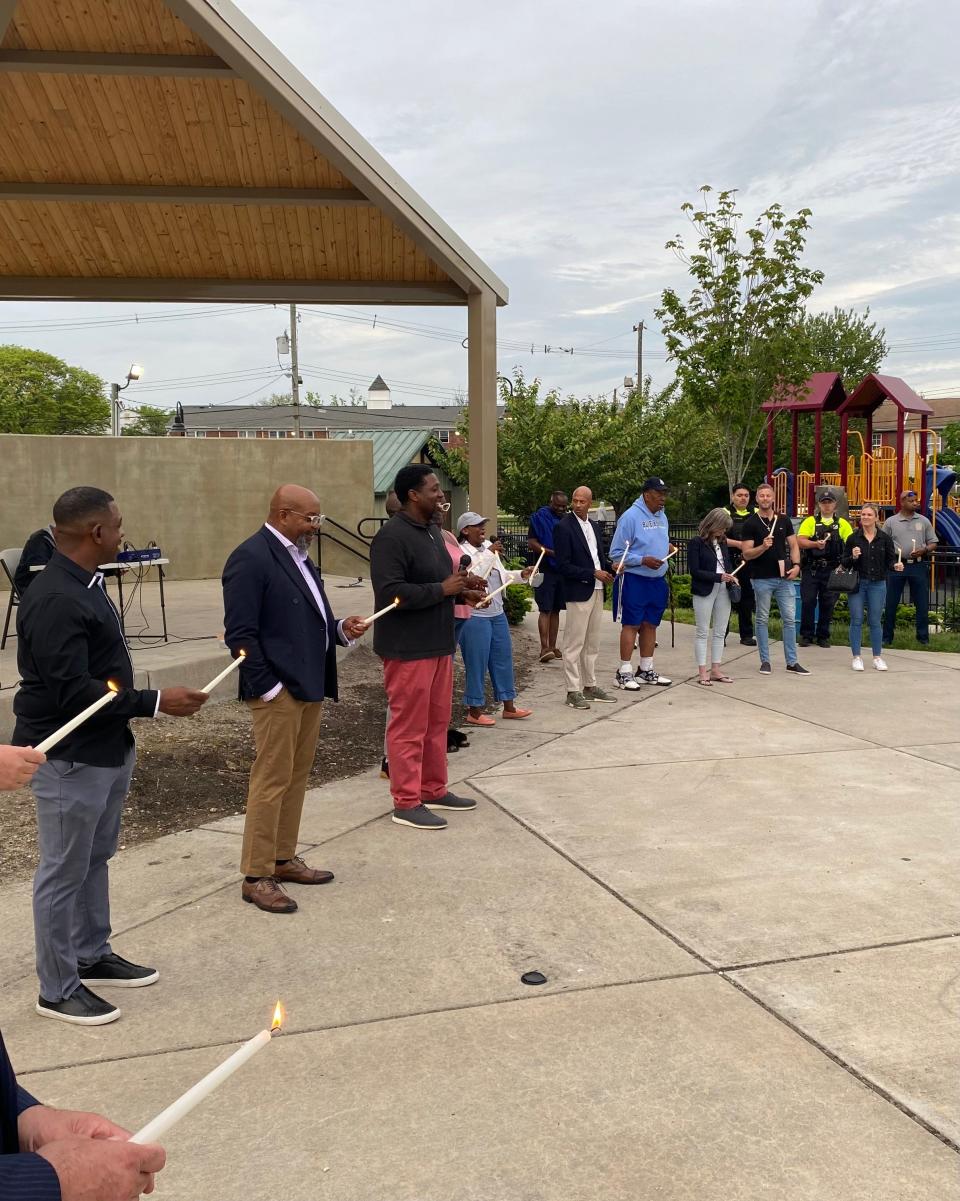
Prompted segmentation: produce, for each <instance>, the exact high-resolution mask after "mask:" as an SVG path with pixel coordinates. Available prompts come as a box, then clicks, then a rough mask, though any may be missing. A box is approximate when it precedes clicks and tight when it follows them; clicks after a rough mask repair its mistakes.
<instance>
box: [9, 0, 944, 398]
mask: <svg viewBox="0 0 960 1201" xmlns="http://www.w3.org/2000/svg"><path fill="white" fill-rule="evenodd" d="M241 7H242V8H243V9H244V11H245V12H246V13H247V15H248V16H249V17H251V18H252V19H253V20H254V21H255V22H256V23H257V24H258V25H259V26H260V28H261V29H262V30H263V32H264V33H265V34H266V35H267V36H268V37H269V38H270V39H271V40H272V41H273V42H274V43H275V44H276V45H277V46H278V47H279V49H280V50H281V51H282V52H283V53H284V54H286V55H287V57H289V58H290V59H291V60H292V61H293V62H294V63H295V64H296V66H297V67H299V68H300V70H302V71H303V72H304V73H305V74H306V75H307V76H308V77H309V78H310V79H311V80H312V81H313V82H314V83H315V84H316V86H317V87H318V88H319V89H320V91H321V92H322V93H324V94H325V95H326V96H327V97H328V99H329V100H330V101H331V102H332V103H333V104H334V105H335V106H336V107H337V108H338V109H339V110H340V112H341V113H342V114H343V115H344V116H345V117H346V118H347V119H348V120H349V121H350V122H351V123H352V124H353V125H354V126H355V127H356V128H357V129H359V130H360V132H361V133H362V134H363V135H364V136H365V137H366V138H367V139H368V140H369V141H370V142H372V143H373V145H374V146H375V147H376V148H377V149H378V150H379V151H380V152H381V153H382V154H384V155H385V156H386V158H387V159H388V160H389V161H390V162H391V163H392V164H393V166H394V167H395V168H396V169H397V170H398V171H399V172H400V174H401V175H403V176H404V177H405V178H406V180H407V181H408V183H410V184H411V186H412V187H413V188H415V189H416V190H417V191H418V192H419V193H420V195H421V196H423V197H424V199H425V200H426V201H427V202H428V203H429V204H430V205H431V206H432V207H433V208H434V209H435V210H436V211H437V212H439V213H440V215H441V216H442V217H443V218H444V219H445V220H446V221H447V222H448V223H449V224H450V225H451V226H452V227H453V228H454V229H455V230H456V231H457V232H458V233H459V234H460V236H461V237H462V238H463V239H464V240H465V241H466V242H467V243H468V245H470V246H471V247H472V248H473V249H474V250H475V251H476V252H477V253H478V254H479V255H480V256H481V257H482V258H483V259H484V260H485V261H486V262H487V263H488V264H489V265H490V266H491V267H492V268H493V270H494V271H495V272H496V273H497V274H498V275H499V276H500V277H501V278H502V279H503V280H505V281H506V283H507V284H508V286H509V288H510V304H509V306H508V307H507V308H506V309H501V310H500V311H499V321H500V324H499V333H500V337H501V339H502V340H503V341H505V342H507V343H516V344H524V345H526V344H527V343H529V344H531V345H533V346H534V347H535V348H536V349H537V352H538V353H536V354H534V355H533V356H531V354H530V353H529V347H528V349H527V350H526V351H525V352H518V351H516V350H514V349H509V348H507V347H501V350H500V354H499V368H500V371H501V372H503V373H505V374H508V373H509V372H510V371H511V369H512V368H513V367H514V366H515V365H520V366H522V367H523V369H524V371H525V372H527V373H528V374H536V375H539V376H540V377H541V378H542V379H543V381H544V383H545V384H546V385H547V386H556V387H558V388H560V390H561V391H562V392H564V393H567V392H575V393H577V394H580V395H585V394H598V393H600V392H607V393H609V392H610V391H611V390H612V389H613V387H614V386H616V385H618V384H622V382H623V376H624V375H625V374H633V373H634V372H635V369H636V335H635V334H634V333H633V332H632V326H633V325H634V324H636V322H637V321H639V320H643V321H644V322H646V323H648V326H649V328H648V330H647V333H646V335H645V339H644V351H645V358H644V368H645V370H649V371H651V372H652V374H653V377H654V380H655V382H656V383H658V384H662V383H666V382H667V381H668V380H669V379H670V378H671V375H672V371H671V367H670V364H668V363H666V362H665V360H664V355H663V344H662V341H661V339H660V336H659V331H658V330H657V327H656V321H655V318H654V316H653V309H654V307H655V305H656V302H657V298H658V296H659V293H660V291H661V289H662V288H663V287H664V286H665V285H667V284H671V285H673V286H677V287H681V288H682V287H683V286H684V278H685V277H684V274H683V272H682V269H681V268H680V267H679V266H678V264H677V262H676V260H675V259H674V258H673V257H672V255H671V253H670V252H668V251H666V250H665V249H664V242H665V241H666V239H667V238H668V237H670V236H671V235H672V234H674V233H676V232H678V231H682V230H684V228H685V218H683V216H682V215H681V213H680V212H679V208H680V205H681V203H682V202H683V201H685V200H688V199H689V200H696V198H697V197H696V192H697V188H698V187H699V186H700V185H701V184H704V183H709V184H712V185H713V186H714V187H716V188H717V189H720V188H737V189H739V199H740V203H741V206H742V209H743V212H744V215H745V217H747V218H749V219H752V218H753V217H754V216H756V215H757V213H759V211H761V210H762V209H763V208H764V207H765V206H766V205H768V204H769V203H771V202H773V201H779V202H780V203H781V204H783V205H784V207H785V208H786V209H788V210H789V211H794V210H796V209H797V208H800V207H809V208H811V209H812V210H813V214H814V215H813V232H812V235H811V237H810V240H809V243H808V254H807V260H806V261H807V263H808V264H809V265H810V266H814V267H818V268H820V269H821V270H823V271H824V272H825V275H826V280H825V283H824V286H823V287H822V289H820V290H819V291H818V292H817V293H815V296H814V298H813V306H812V307H814V308H827V309H829V308H831V307H832V306H833V305H834V304H837V305H841V306H850V305H853V306H857V307H861V308H862V307H863V306H866V305H869V306H870V308H871V312H872V315H873V317H874V318H875V319H877V320H878V321H879V322H880V324H882V325H884V326H885V327H886V329H887V333H888V341H889V342H890V344H891V347H892V350H891V354H890V356H889V358H888V360H887V362H886V364H885V365H884V370H885V371H887V372H888V373H889V374H893V375H901V376H903V377H904V378H905V379H906V380H907V382H908V383H909V384H911V385H912V386H913V387H914V388H915V389H916V390H918V391H923V392H924V393H925V394H926V395H928V396H937V395H941V396H942V395H960V295H958V283H960V102H958V87H957V83H956V48H957V46H958V45H960V6H957V5H955V4H949V3H943V2H942V0H870V2H869V3H861V2H859V0H836V2H833V3H831V2H823V3H815V2H813V0H802V2H801V3H797V2H796V0H791V2H790V3H784V2H782V0H773V2H771V3H768V4H766V5H757V4H755V3H752V2H751V3H746V2H744V0H700V2H696V0H672V3H671V4H669V5H663V4H657V5H654V4H648V3H639V4H638V3H636V2H635V0H634V2H633V3H628V2H626V0H603V3H599V4H593V5H587V4H584V3H583V2H582V0H578V2H576V3H573V2H571V0H554V2H552V3H549V4H548V3H545V2H543V0H510V2H509V3H508V2H506V0H485V3H484V4H482V5H480V4H477V5H470V6H465V5H451V4H449V3H440V2H439V0H405V2H404V3H403V4H400V5H398V4H396V3H392V2H387V0H355V2H354V3H352V4H330V5H324V6H322V8H321V7H320V6H318V5H317V4H315V3H308V2H307V0H242V2H241ZM135 311H136V313H137V314H139V316H140V317H148V316H150V315H156V314H157V313H162V314H164V315H177V314H179V315H180V316H183V315H184V314H185V313H186V314H195V313H200V312H203V311H204V310H202V309H200V308H197V307H196V306H190V307H185V306H176V305H170V304H167V305H162V306H153V307H152V308H151V306H139V307H138V308H137V309H136V310H135ZM133 312H134V310H133V309H131V308H130V307H127V306H110V305H96V306H93V305H85V306H79V305H16V304H3V305H2V306H0V325H2V327H3V328H0V339H2V340H3V341H10V342H17V343H20V344H23V345H30V346H35V347H39V348H42V349H44V350H49V351H51V352H53V353H56V354H58V355H61V356H62V357H64V358H66V359H67V360H68V361H70V362H72V363H75V364H77V365H80V366H84V367H87V368H89V369H91V370H93V371H95V372H97V373H98V374H100V375H102V376H103V377H104V378H105V379H108V380H110V379H118V378H120V379H122V377H123V375H124V374H125V373H126V369H127V366H128V364H129V363H130V362H131V361H133V360H136V361H139V362H142V363H143V364H144V366H145V368H146V374H145V376H144V380H143V382H142V384H140V385H133V386H132V387H131V388H130V390H129V391H128V392H127V394H126V396H127V397H128V398H129V400H130V401H131V402H134V403H135V402H136V400H137V399H138V398H140V399H142V400H143V401H145V402H148V403H151V404H160V405H172V404H173V403H174V402H175V401H176V400H178V399H180V400H183V401H184V402H185V403H193V404H196V403H224V404H226V403H230V402H235V401H238V400H241V399H247V398H248V399H249V401H250V402H251V403H252V402H254V401H255V400H256V399H258V398H259V397H261V396H264V395H266V394H268V393H269V392H271V391H277V390H284V389H285V388H286V387H287V386H288V385H287V384H286V383H285V382H284V381H283V380H282V378H281V379H279V380H277V381H276V382H273V381H274V377H275V376H276V374H277V371H276V362H277V360H276V350H275V342H274V339H275V337H276V335H277V334H279V333H281V332H283V329H284V328H285V326H286V324H287V318H286V313H285V311H283V310H282V309H277V310H273V309H270V308H258V309H253V310H251V309H245V308H243V307H242V306H234V307H231V308H229V309H228V308H225V307H223V306H221V307H220V308H219V309H218V310H217V311H216V312H215V313H212V314H211V313H209V312H207V314H206V315H204V316H203V317H202V318H199V319H194V318H192V317H191V319H184V320H162V321H146V322H141V324H115V323H113V322H115V321H116V319H117V318H118V317H126V318H129V317H130V316H131V315H132V313H133ZM321 313H322V314H327V313H333V314H334V315H335V316H334V317H330V316H325V315H321ZM357 317H366V318H367V320H366V321H364V322H360V321H357V320H356V318H357ZM380 317H381V322H380V323H378V326H377V328H376V329H372V328H371V320H372V313H371V312H370V311H369V310H364V309H331V308H329V307H324V308H323V309H322V310H320V311H317V310H314V311H311V310H310V309H304V310H303V318H302V321H301V326H300V333H301V358H302V360H303V362H304V364H305V365H306V366H305V367H304V369H303V375H304V377H305V387H306V388H310V389H313V390H316V391H319V392H321V393H322V394H323V395H324V396H327V395H329V394H330V393H331V392H339V393H341V394H346V392H347V391H348V390H349V388H350V386H351V383H354V384H355V385H356V386H358V387H360V388H362V389H365V388H366V386H367V385H368V384H369V382H370V381H371V380H372V379H373V377H374V376H375V375H377V374H378V373H379V374H382V375H383V377H384V378H385V379H386V380H387V382H388V384H391V386H392V387H393V388H394V399H395V400H397V401H402V400H405V401H407V402H408V403H416V402H417V401H420V402H421V403H424V402H426V403H436V402H437V401H438V400H440V399H443V398H448V399H449V398H452V397H453V395H454V393H455V391H456V390H457V389H459V388H463V387H464V386H465V384H466V354H465V352H464V351H463V350H462V349H461V347H460V345H459V342H458V341H457V340H456V339H455V338H453V337H452V336H451V337H449V338H443V337H436V336H425V335H426V332H427V331H425V330H422V329H421V330H418V331H416V332H413V333H402V332H399V331H396V330H391V329H388V328H384V326H383V325H382V320H383V319H384V318H386V319H388V320H399V321H404V322H407V323H412V324H413V325H420V326H429V327H431V328H432V329H443V330H447V331H454V332H455V333H456V334H459V335H460V336H462V335H463V334H465V333H466V313H465V311H461V310H457V309H392V310H390V309H388V310H385V311H384V310H381V312H380ZM93 319H99V322H100V323H98V324H96V325H93V326H88V327H87V328H83V329H70V328H68V325H67V323H68V322H69V321H76V320H83V321H86V322H89V321H91V320H93ZM108 322H110V323H109V324H108ZM25 323H31V324H32V325H33V326H34V328H30V329H28V328H26V327H25ZM545 344H547V345H550V346H553V347H557V348H559V347H573V348H574V354H572V355H569V354H564V353H559V352H554V353H550V354H547V355H544V354H543V353H542V351H543V346H544V345H545ZM586 351H592V352H593V353H584V352H586ZM597 352H608V353H607V354H603V355H601V354H599V353H597ZM271 366H273V367H274V370H273V371H272V372H271V370H270V369H271ZM201 376H217V377H219V378H216V379H212V380H210V381H201V380H199V379H198V377H201ZM177 380H180V381H185V382H189V383H190V384H191V385H192V386H186V387H185V386H183V384H178V383H174V382H172V381H177ZM251 393H252V395H250V394H251Z"/></svg>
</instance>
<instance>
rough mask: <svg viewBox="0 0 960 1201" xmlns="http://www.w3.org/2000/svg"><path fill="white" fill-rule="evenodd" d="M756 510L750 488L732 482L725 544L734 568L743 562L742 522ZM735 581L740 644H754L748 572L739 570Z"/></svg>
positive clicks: (752, 600)
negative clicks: (738, 589)
mask: <svg viewBox="0 0 960 1201" xmlns="http://www.w3.org/2000/svg"><path fill="white" fill-rule="evenodd" d="M756 511H757V510H756V506H755V505H752V504H751V503H750V489H749V488H748V487H747V485H746V484H734V486H733V488H732V490H731V492H730V503H729V504H728V505H727V512H728V513H729V514H730V517H731V518H732V520H733V525H731V527H730V529H729V531H728V532H727V546H729V547H730V557H731V559H732V560H733V566H734V568H737V567H739V566H740V564H741V563H742V562H743V555H742V554H741V553H740V550H741V543H742V541H743V523H744V522H745V521H746V520H747V518H748V517H749V516H750V515H751V513H756ZM737 583H738V584H739V585H740V601H739V603H738V604H736V605H734V612H735V613H736V615H737V624H738V625H739V627H740V645H741V646H756V645H757V640H756V638H754V636H753V612H754V599H753V587H752V586H751V584H750V576H749V573H748V572H747V571H741V572H740V574H739V575H738V576H737Z"/></svg>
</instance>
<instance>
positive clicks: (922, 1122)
mask: <svg viewBox="0 0 960 1201" xmlns="http://www.w3.org/2000/svg"><path fill="white" fill-rule="evenodd" d="M720 978H721V979H722V980H725V981H726V982H727V984H729V985H731V986H732V987H733V988H735V989H736V990H737V992H739V993H742V994H743V995H744V996H745V997H747V998H748V1000H751V1001H753V1003H754V1004H755V1005H758V1006H759V1007H760V1008H761V1009H762V1010H763V1011H764V1012H765V1013H768V1014H769V1015H770V1016H771V1017H772V1018H774V1020H775V1021H778V1022H779V1023H780V1024H781V1025H782V1026H786V1028H787V1029H788V1030H790V1031H791V1032H792V1033H793V1034H796V1035H797V1037H798V1038H802V1039H803V1041H804V1042H805V1043H807V1044H808V1045H809V1046H811V1047H813V1048H815V1049H816V1050H817V1051H819V1052H820V1053H821V1054H822V1055H825V1056H826V1057H827V1059H829V1060H830V1062H831V1063H833V1064H835V1065H836V1066H837V1067H838V1068H840V1069H841V1070H842V1071H844V1072H846V1073H847V1075H848V1076H852V1077H853V1078H854V1080H856V1081H857V1082H858V1083H860V1084H862V1085H863V1087H864V1088H866V1089H869V1090H870V1092H872V1093H875V1094H876V1096H878V1097H880V1098H881V1099H882V1100H884V1101H887V1102H888V1103H889V1104H890V1105H892V1106H893V1107H894V1109H898V1110H899V1111H900V1112H901V1113H902V1114H903V1115H904V1116H905V1117H907V1118H909V1119H910V1120H911V1121H912V1122H916V1124H917V1125H918V1126H920V1127H921V1128H922V1129H923V1130H925V1131H926V1132H927V1134H932V1135H933V1137H934V1138H935V1139H937V1141H938V1142H941V1143H943V1145H944V1146H945V1147H949V1148H950V1150H951V1151H956V1152H957V1153H958V1154H960V1143H957V1142H956V1141H955V1140H954V1139H952V1138H950V1136H949V1135H947V1134H944V1133H943V1131H942V1130H938V1129H937V1128H936V1126H933V1125H931V1123H930V1122H928V1121H927V1120H926V1118H923V1117H921V1116H920V1114H918V1113H916V1112H915V1111H914V1110H912V1109H911V1108H910V1107H909V1105H906V1104H905V1103H904V1102H903V1101H901V1100H899V1099H898V1098H897V1097H895V1096H894V1095H893V1093H891V1092H890V1091H889V1090H888V1089H886V1088H884V1087H883V1085H882V1084H878V1083H877V1081H876V1080H871V1079H870V1077H869V1076H866V1075H864V1073H863V1072H861V1071H860V1070H859V1069H858V1068H855V1067H854V1066H853V1064H851V1063H849V1062H848V1061H847V1060H846V1059H841V1057H840V1056H839V1055H838V1054H837V1053H836V1052H835V1051H831V1050H830V1048H829V1047H827V1046H825V1045H824V1044H823V1043H822V1042H820V1041H819V1039H817V1038H815V1037H814V1036H813V1035H812V1034H809V1033H808V1032H807V1031H806V1030H804V1029H803V1027H802V1026H798V1025H797V1023H796V1022H794V1021H792V1020H791V1019H790V1018H788V1017H785V1016H784V1015H783V1014H782V1013H779V1012H778V1011H777V1010H776V1009H774V1008H773V1007H772V1006H771V1005H769V1004H767V1002H766V1001H764V1000H762V998H760V997H758V996H757V995H756V993H754V992H751V990H750V989H749V988H747V987H746V986H745V985H744V984H743V983H742V982H741V981H739V980H734V979H733V978H732V977H731V976H727V975H726V974H725V973H723V972H721V973H720Z"/></svg>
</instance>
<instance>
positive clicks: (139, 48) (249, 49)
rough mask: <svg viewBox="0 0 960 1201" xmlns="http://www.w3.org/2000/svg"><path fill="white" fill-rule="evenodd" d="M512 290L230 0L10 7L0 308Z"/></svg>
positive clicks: (2, 80)
mask: <svg viewBox="0 0 960 1201" xmlns="http://www.w3.org/2000/svg"><path fill="white" fill-rule="evenodd" d="M481 291H488V292H492V293H493V294H494V296H495V297H496V300H497V302H498V303H500V304H505V303H506V300H507V289H506V287H505V286H504V285H503V283H502V282H501V281H500V280H499V279H498V278H497V277H496V275H494V273H493V272H492V271H491V270H490V269H489V268H488V267H487V266H486V265H485V264H484V263H483V262H482V261H481V260H480V259H479V258H478V257H477V256H476V255H475V254H474V253H473V252H472V251H471V250H470V249H469V247H468V246H466V244H465V243H464V242H462V240H461V239H460V238H459V237H458V236H457V235H456V234H455V233H454V232H453V230H451V229H450V228H449V227H448V226H447V225H446V224H445V223H444V222H443V221H442V220H441V219H440V217H438V216H437V214H436V213H434V212H433V211H432V210H431V209H430V208H429V207H428V206H427V205H426V204H425V203H424V201H423V200H422V199H421V198H420V197H419V196H417V195H416V193H414V192H413V190H412V189H411V188H409V187H408V185H407V184H406V183H405V182H404V181H403V180H402V179H401V178H400V176H399V175H397V173H396V172H395V171H393V169H392V168H391V167H390V166H389V165H388V164H387V163H386V162H385V160H384V159H382V158H381V156H380V155H379V154H378V153H377V152H376V151H375V150H374V149H373V147H372V146H370V145H369V143H367V142H366V141H364V139H363V138H362V137H361V136H360V135H359V134H358V133H357V131H356V130H355V129H353V128H352V127H351V126H350V125H349V124H348V123H347V122H346V121H345V120H344V118H343V117H341V116H340V114H339V113H338V112H337V111H336V110H335V109H334V108H333V107H332V105H331V104H330V103H329V102H328V101H327V100H326V99H325V98H324V97H323V96H322V95H321V94H320V93H319V92H318V91H317V90H316V89H315V88H314V87H313V86H312V85H311V84H310V83H309V81H307V80H306V79H305V78H304V77H303V76H302V75H301V74H300V73H299V72H298V71H297V70H296V69H295V68H294V67H293V66H292V65H291V64H290V63H289V62H287V60H285V59H284V58H283V57H282V55H280V53H279V52H278V51H277V50H276V48H275V47H274V46H272V45H271V43H269V42H268V41H267V40H266V39H265V38H264V37H263V35H262V34H261V33H260V32H259V30H257V29H256V28H255V27H254V26H253V25H252V24H251V23H250V22H249V21H248V20H247V19H246V18H245V17H244V16H243V14H242V13H240V11H239V10H238V9H237V8H235V7H234V5H232V4H231V3H229V2H228V0H215V2H211V0H165V2H161V0H0V298H7V299H10V298H25V297H31V298H37V299H100V300H107V299H113V300H137V301H142V300H169V299H178V300H276V301H286V302H289V301H308V300H309V301H325V302H338V303H365V302H370V303H377V304H388V303H395V304H465V303H466V300H467V297H468V296H469V295H470V294H476V293H478V292H481Z"/></svg>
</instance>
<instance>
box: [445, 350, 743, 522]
mask: <svg viewBox="0 0 960 1201" xmlns="http://www.w3.org/2000/svg"><path fill="white" fill-rule="evenodd" d="M502 399H503V401H504V402H505V409H504V417H503V421H502V422H501V425H500V429H499V432H498V438H497V467H498V474H499V494H500V504H501V507H502V508H503V509H504V510H505V511H507V512H511V513H516V514H517V515H518V516H520V517H526V516H528V515H529V514H530V513H532V512H533V511H534V510H535V509H538V508H539V507H540V505H542V504H546V502H547V499H548V497H549V495H550V493H551V492H552V491H553V490H554V489H555V488H562V489H564V490H565V491H566V492H567V493H568V494H569V493H571V492H572V491H573V489H574V488H576V487H577V486H578V485H580V484H586V485H587V486H588V487H590V489H591V490H592V491H593V495H594V497H595V498H596V500H598V501H600V500H603V501H606V502H607V503H609V504H612V505H613V506H614V508H615V509H616V510H617V512H618V513H619V512H621V511H622V510H623V509H624V508H625V507H626V506H627V505H629V504H631V503H632V502H633V501H634V500H635V499H636V497H637V495H638V494H639V491H640V485H641V484H642V482H643V480H644V479H645V478H646V477H647V476H648V475H652V474H662V475H663V476H664V478H666V479H668V480H670V481H671V484H672V485H673V486H674V488H675V493H674V503H673V505H672V506H671V507H672V508H674V506H678V505H679V504H683V505H684V507H687V506H690V507H692V508H693V511H696V506H697V505H698V504H700V502H701V500H702V498H703V497H708V498H709V499H710V500H711V501H712V500H713V498H714V495H715V493H716V492H717V490H718V489H719V492H720V494H721V495H722V493H723V479H722V476H721V475H720V473H719V470H718V467H717V464H716V457H715V454H714V451H713V444H712V443H711V442H710V441H709V440H705V439H704V438H703V437H702V436H701V427H702V425H703V418H702V416H701V415H700V414H699V413H698V412H697V411H696V410H695V409H694V408H693V407H692V406H691V405H690V404H689V403H688V402H686V401H685V400H684V398H683V397H681V396H678V395H677V389H676V387H675V386H671V387H669V388H667V389H665V390H664V391H662V392H659V393H653V391H652V389H651V385H650V380H649V378H648V379H647V380H645V381H644V387H643V389H642V390H637V391H635V392H633V393H631V394H630V395H629V396H628V398H627V400H626V403H625V404H616V403H614V402H613V401H612V400H608V399H607V398H605V397H599V398H587V399H583V400H578V399H577V398H575V397H567V398H566V399H563V398H561V397H560V395H559V393H558V392H557V391H556V390H555V389H551V390H550V391H548V392H546V393H543V394H542V393H541V382H540V380H538V379H534V380H529V381H528V380H527V379H525V377H524V375H523V373H522V371H520V370H519V369H518V370H516V371H515V373H514V381H513V393H512V395H511V394H510V393H508V392H507V390H506V387H505V386H503V385H502ZM457 432H458V433H459V434H460V435H461V436H462V437H464V438H465V440H466V442H467V445H466V447H464V448H458V447H453V448H450V449H445V448H444V447H442V446H441V445H440V443H439V442H437V441H436V440H434V441H432V442H431V445H430V457H431V458H432V459H433V461H434V462H436V463H437V464H438V465H439V466H441V467H443V469H444V470H445V471H446V472H447V474H448V475H449V476H450V477H451V479H453V481H454V482H455V483H457V484H460V485H461V486H462V485H465V484H466V483H467V478H468V473H469V467H468V463H469V436H470V429H469V420H468V415H467V411H466V410H464V412H463V415H462V418H461V421H460V424H459V426H458V427H457ZM711 460H712V461H711ZM688 481H689V484H688ZM674 511H677V510H676V508H674Z"/></svg>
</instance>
